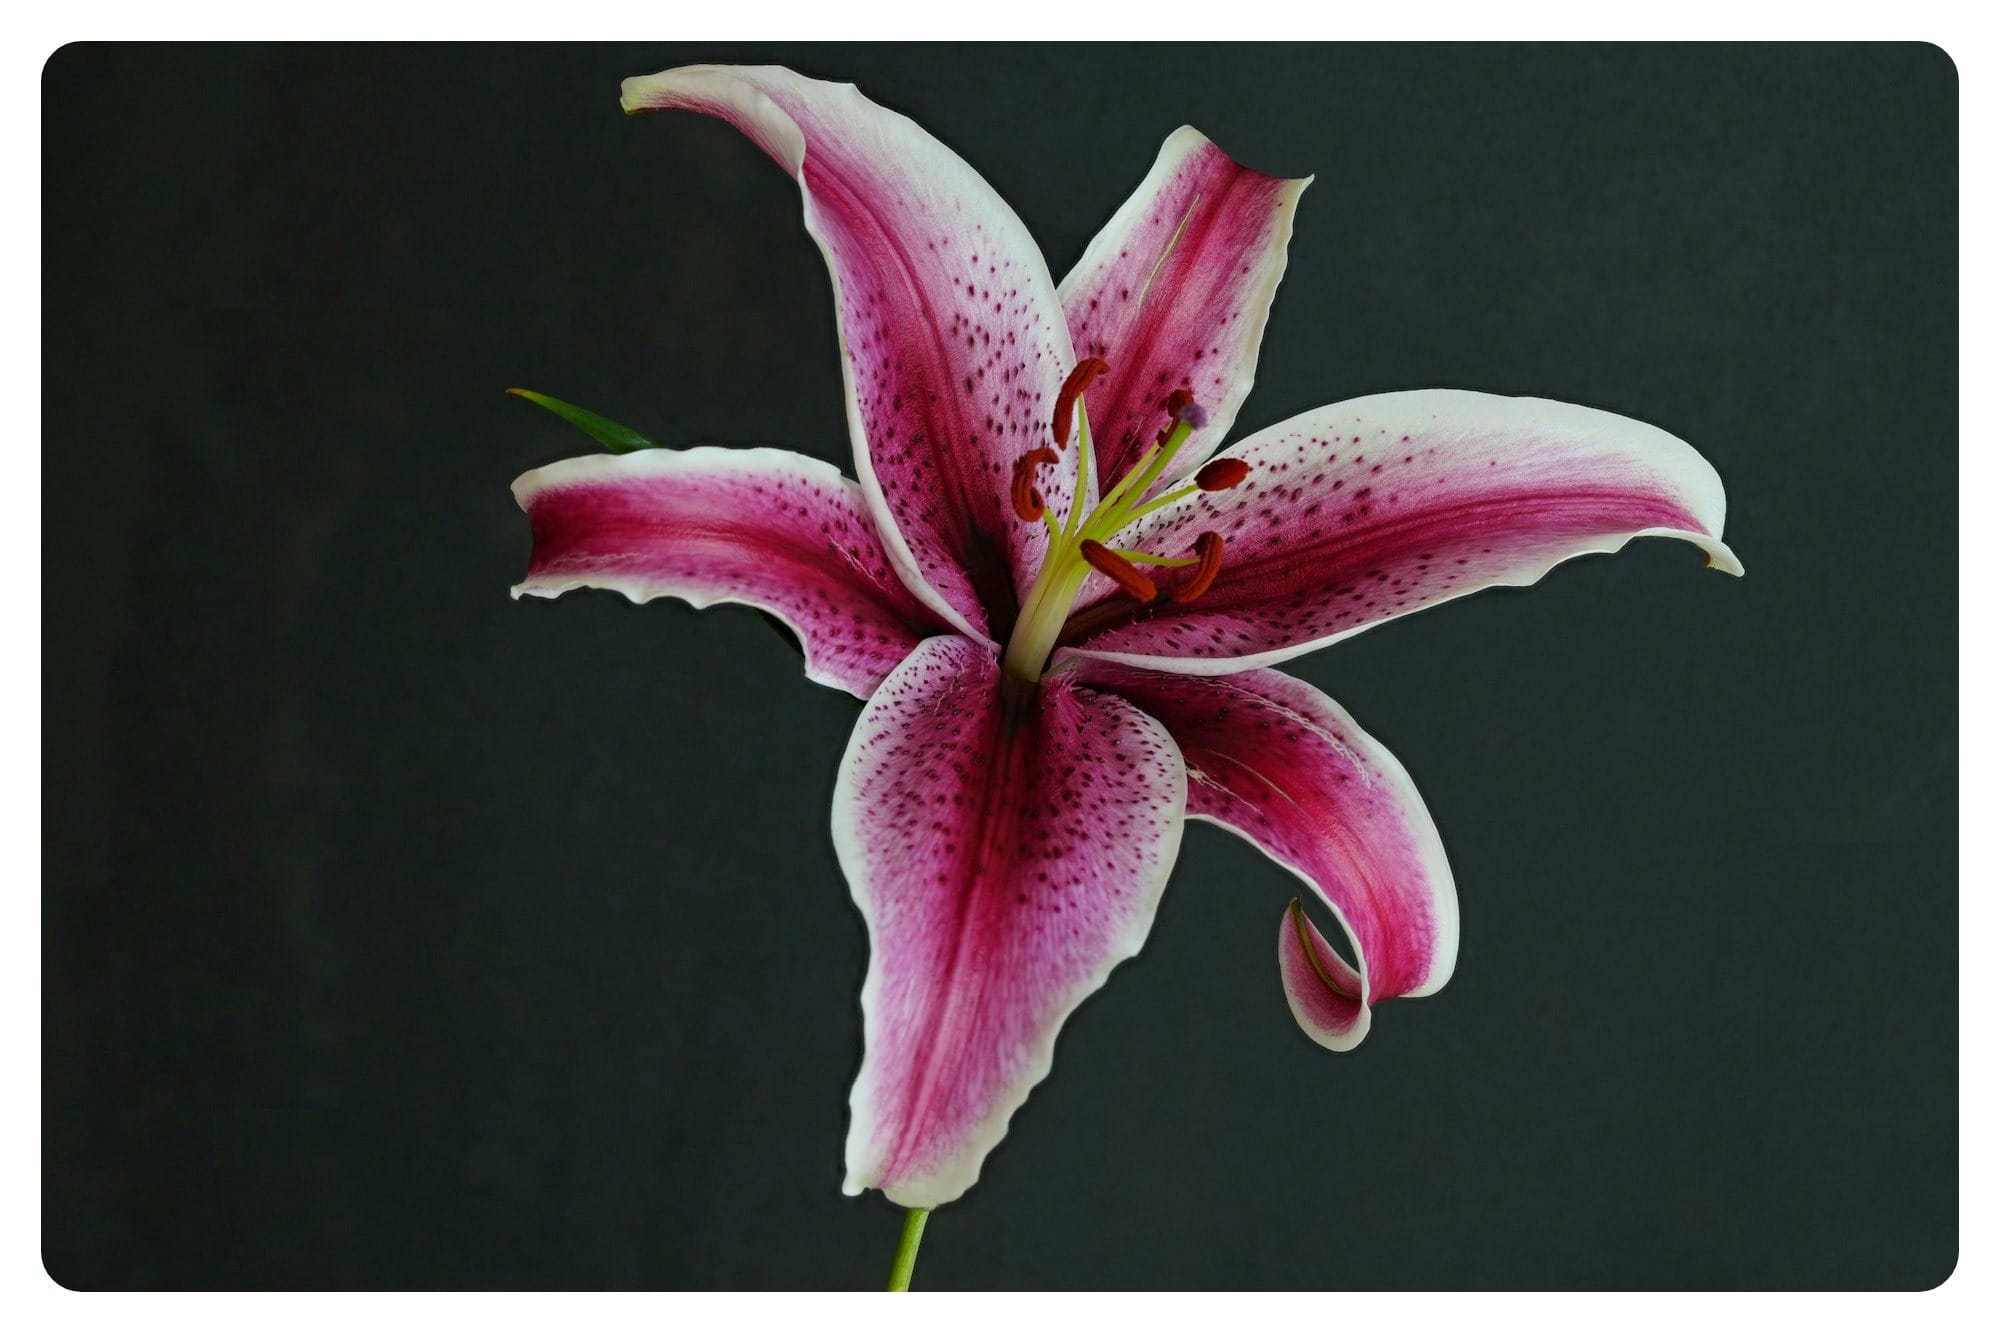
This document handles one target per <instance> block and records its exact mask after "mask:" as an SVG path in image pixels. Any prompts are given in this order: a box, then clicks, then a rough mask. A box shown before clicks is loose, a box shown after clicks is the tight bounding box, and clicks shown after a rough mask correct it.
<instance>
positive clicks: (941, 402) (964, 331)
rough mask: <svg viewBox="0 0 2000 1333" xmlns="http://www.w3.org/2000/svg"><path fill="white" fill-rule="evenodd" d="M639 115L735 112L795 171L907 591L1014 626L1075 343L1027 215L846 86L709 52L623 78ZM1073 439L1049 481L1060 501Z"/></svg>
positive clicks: (967, 615)
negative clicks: (1018, 500) (827, 275)
mask: <svg viewBox="0 0 2000 1333" xmlns="http://www.w3.org/2000/svg"><path fill="white" fill-rule="evenodd" d="M624 104H625V108H626V110H628V111H643V110H655V109H665V108H681V109H685V110H690V111H698V112H701V113H703V114H705V115H711V116H717V117H720V118H721V119H723V120H726V121H728V122H729V123H730V124H731V125H734V126H735V127H736V128H737V129H739V130H741V131H742V132H743V133H744V134H745V135H747V136H749V138H751V139H752V140H753V141H755V143H756V144H757V146H758V147H760V148H762V149H763V150H764V151H765V152H766V153H768V154H770V156H771V157H772V158H773V159H774V160H776V161H777V163H778V165H779V166H781V167H783V168H785V170H786V171H788V172H789V173H791V175H792V177H793V178H794V179H795V180H797V181H798V183H799V189H800V192H801V193H802V194H803V195H804V196H805V221H806V230H807V231H809V232H810V233H811V234H812V237H813V239H814V240H816V241H818V242H819V246H820V249H821V250H822V251H824V252H825V254H826V260H827V265H828V267H829V268H830V269H831V270H832V273H833V286H834V306H835V313H836V316H837V320H838V325H839V329H840V341H841V347H842V351H843V353H844V361H843V367H844V370H845V372H846V382H847V406H848V425H849V428H850V430H851V431H852V433H853V436H854V454H855V465H856V468H857V470H858V471H859V474H860V477H861V484H862V487H863V489H864V490H865V491H866V493H867V495H868V500H869V504H870V505H871V507H873V508H874V509H875V511H876V514H877V517H878V519H879V520H880V522H879V524H878V526H880V527H881V528H882V530H883V538H884V540H885V541H886V542H887V544H888V546H889V550H890V553H891V554H892V555H893V556H894V557H895V559H896V562H897V567H898V568H899V569H900V570H902V571H903V572H904V574H905V576H906V578H907V579H908V581H909V582H910V584H911V586H912V587H913V588H914V589H916V590H917V592H918V594H919V595H920V596H922V597H924V599H925V601H927V602H930V603H931V604H932V605H934V606H936V607H937V608H938V609H939V610H940V611H941V612H942V613H944V614H945V615H946V616H947V617H948V618H949V619H950V620H951V621H952V623H954V624H956V625H958V626H959V627H960V628H962V629H964V630H965V631H966V632H967V633H969V634H971V635H973V636H974V637H978V636H979V635H982V634H983V635H986V636H989V637H998V636H1001V635H1004V634H1005V633H1006V632H1007V631H1008V629H1009V628H1010V627H1011V625H1012V622H1013V618H1014V614H1015V611H1016V609H1017V608H1018V605H1019V599H1020V597H1021V596H1022V595H1023V594H1025V593H1026V591H1027V589H1028V587H1029V585H1030V584H1031V583H1032V582H1033V581H1034V576H1035V572H1036V570H1037V569H1038V568H1039V567H1040V563H1041V557H1042V552H1043V550H1044V548H1045V546H1046V544H1047V540H1048V536H1047V533H1046V532H1045V530H1044V529H1043V527H1042V525H1041V524H1039V523H1024V522H1021V521H1020V520H1019V519H1017V518H1016V517H1015V514H1014V511H1013V508H1012V505H1011V502H1010V499H1009V487H1010V484H1011V481H1012V476H1013V464H1014V461H1015V460H1016V459H1018V458H1020V457H1021V456H1022V455H1023V454H1025V453H1027V452H1028V451H1029V450H1031V449H1034V448H1037V447H1039V446H1041V445H1043V444H1046V443H1048V440H1049V418H1050V414H1051V413H1052V412H1053V410H1054V405H1055V395H1056V392H1057V390H1058V389H1059V388H1060V387H1061V385H1062V381H1063V377H1064V376H1065V375H1066V374H1067V373H1068V372H1069V369H1070V364H1071V362H1072V360H1073V357H1072V355H1071V352H1070V341H1069V331H1068V329H1067V327H1066V326H1065V325H1064V323H1063V318H1062V307H1061V305H1060V303H1059V302H1058V301H1057V299H1056V294H1055V284H1054V282H1053V281H1051V279H1050V278H1049V273H1048V268H1047V265H1046V264H1045V263H1044V262H1043V260H1042V255H1041V251H1040V250H1038V249H1037V248H1036V246H1035V243H1034V241H1033V239H1031V238H1030V237H1029V235H1028V231H1027V228H1026V227H1024V226H1023V225H1022V224H1021V220H1020V219H1019V218H1018V217H1016V216H1015V215H1014V212H1013V210H1012V209H1010V208H1008V207H1007V205H1006V203H1005V202H1003V201H1002V200H1001V198H1000V196H999V195H997V194H995V193H994V192H993V188H992V187H991V186H990V185H988V184H987V183H986V182H985V181H984V180H983V179H981V178H980V176H979V174H978V173H977V172H975V171H974V170H973V169H972V168H971V167H969V166H967V165H966V164H965V163H964V162H963V161H962V160H960V158H959V157H958V156H957V154H955V153H953V152H952V151H951V150H950V149H949V148H946V147H945V146H944V145H943V144H941V143H939V142H938V141H937V140H936V139H933V138H932V137H931V136H930V135H929V134H927V133H925V132H924V131H923V129H921V128H920V127H919V126H918V125H917V124H916V123H915V122H914V121H912V120H910V119H909V118H908V117H907V116H902V115H898V114H897V113H895V112H893V111H889V110H886V109H884V108H883V107H880V106H877V105H876V104H875V103H873V102H871V101H869V100H868V99H867V98H866V97H863V96H862V95H861V94H860V93H859V92H858V91H856V90H855V88H854V86H853V85H852V84H844V83H823V82H821V81H819V80H817V79H808V78H804V77H802V76H800V75H798V74H794V73H793V72H792V71H790V70H787V69H780V68H776V67H769V66H767V67H759V68H751V67H741V66H717V65H701V66H689V67H686V68H683V69H671V70H667V71H665V72H663V73H660V74H655V75H652V76H650V77H647V78H639V79H627V80H626V81H625V87H624ZM1075 467H1076V463H1075V451H1073V450H1071V451H1068V452H1066V453H1065V454H1064V456H1063V458H1062V461H1061V463H1060V464H1059V465H1056V466H1051V467H1046V468H1044V469H1043V470H1042V472H1041V474H1040V477H1039V479H1038V485H1039V487H1040V489H1041V492H1042V494H1043V495H1044V496H1045V497H1047V500H1048V502H1049V504H1050V506H1051V507H1053V508H1054V509H1055V510H1056V512H1057V513H1058V514H1061V513H1063V512H1066V509H1067V505H1068V500H1069V495H1070V491H1071V489H1072V487H1073V486H1074V484H1075Z"/></svg>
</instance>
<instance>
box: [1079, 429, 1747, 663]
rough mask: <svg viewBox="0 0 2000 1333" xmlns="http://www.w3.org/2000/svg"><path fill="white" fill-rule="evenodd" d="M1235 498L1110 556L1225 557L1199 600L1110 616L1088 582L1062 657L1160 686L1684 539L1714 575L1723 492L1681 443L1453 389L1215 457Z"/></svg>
mask: <svg viewBox="0 0 2000 1333" xmlns="http://www.w3.org/2000/svg"><path fill="white" fill-rule="evenodd" d="M1223 456H1225V457H1233V458H1241V459H1242V460H1244V461H1245V462H1246V463H1248V464H1249V465H1250V474H1249V478H1248V479H1247V480H1246V481H1244V482H1243V483H1242V484H1241V485H1239V486H1237V487H1236V488H1235V489H1233V490H1228V491H1220V492H1216V493H1213V494H1208V493H1203V494H1198V495H1195V496H1192V497H1190V498H1188V499H1187V500H1184V501H1181V502H1179V503H1177V504H1174V505H1172V506H1169V507H1167V508H1165V509H1161V510H1159V511H1158V512H1157V513H1155V514H1153V515H1152V516H1150V517H1149V518H1146V519H1142V520H1141V521H1140V522H1139V523H1138V524H1136V525H1135V526H1134V527H1132V528H1130V529H1127V530H1126V531H1125V532H1124V533H1121V534H1120V535H1119V537H1118V542H1119V545H1121V546H1127V547H1137V548H1139V549H1143V550H1148V551H1156V552H1160V553H1163V554H1180V553H1181V552H1183V551H1184V550H1187V549H1190V548H1191V547H1192V546H1193V543H1194V540H1195V538H1196V536H1197V535H1198V534H1200V533H1203V532H1215V533H1218V534H1220V535H1221V537H1222V539H1223V542H1224V554H1223V558H1222V570H1221V574H1220V576H1219V577H1218V578H1217V579H1216V580H1215V582H1214V584H1213V585H1212V586H1211V588H1210V589H1209V591H1208V592H1206V593H1205V594H1203V595H1202V596H1201V597H1199V598H1197V599H1195V600H1194V601H1191V602H1188V603H1185V604H1180V603H1176V602H1174V601H1172V600H1171V599H1169V598H1166V597H1162V598H1161V599H1160V600H1159V601H1158V602H1156V603H1154V604H1153V605H1152V606H1150V607H1145V608H1138V607H1136V606H1133V605H1131V604H1130V603H1129V602H1126V603H1124V604H1121V603H1120V602H1119V601H1118V599H1117V593H1116V590H1115V588H1113V587H1112V585H1111V584H1110V583H1109V582H1108V581H1106V580H1104V579H1101V578H1094V579H1093V580H1092V582H1091V583H1089V584H1086V585H1085V587H1084V589H1083V592H1082V595H1081V596H1080V597H1079V599H1078V605H1079V607H1082V608H1084V609H1083V610H1082V611H1080V612H1079V614H1078V616H1077V617H1076V618H1075V619H1074V620H1073V622H1072V624H1073V627H1074V628H1073V629H1072V631H1071V632H1069V633H1067V634H1066V635H1065V639H1064V642H1065V643H1073V644H1075V645H1076V646H1078V647H1079V648H1081V649H1082V650H1084V651H1086V652H1088V653H1090V654H1092V655H1095V656H1099V657H1103V658H1107V659H1110V660H1113V661H1121V662H1128V663H1131V664H1134V665H1144V666H1152V667H1155V668H1157V669H1160V670H1165V671H1189V672H1200V673H1207V674H1215V673H1222V672H1231V671H1241V670H1244V669H1246V668H1249V667H1256V666H1268V665H1270V664H1272V663H1275V662H1281V661H1284V660H1285V659H1287V658H1290V657H1296V656H1298V655H1299V654H1300V653H1306V652H1311V651H1312V650H1313V649H1315V648H1320V647H1324V646H1325V645H1327V644H1329V643H1333V642H1335V641H1336V640H1338V639H1344V638H1346V637H1347V636H1348V635H1350V634H1357V633H1359V632H1360V631H1362V630H1364V629H1367V628H1369V627H1370V626H1372V625H1379V624H1381V623H1382V622H1383V621H1385V620H1392V619H1394V618H1395V617H1397V616H1402V615H1408V614H1409V613H1410V612H1412V611H1421V610H1422V609H1423V608H1425V607H1427V606H1435V605H1436V604H1437V603H1439V602H1443V601H1448V600H1450V599H1451V598H1453V597H1462V596H1464V595H1465V594H1467V593H1470V592H1477V591H1479V590H1480V589H1482V588H1491V587H1495V586H1502V585H1524V584H1529V583H1533V582H1535V581H1536V580H1537V579H1539V578H1541V577H1542V575H1544V574H1546V573H1547V572H1548V571H1549V570H1550V569H1552V568H1554V567H1555V566H1556V565H1557V564H1559V563H1561V562H1562V561H1564V560H1568V559H1570V558H1571V557H1573V556H1579V555H1587V554H1590V553H1592V552H1604V551H1615V550H1617V549H1618V548H1619V547H1621V546H1623V545H1625V543H1626V542H1628V541H1630V540H1631V539H1633V538H1634V537H1677V538H1680V539H1681V540H1683V541H1687V542H1692V543H1693V544H1694V545H1696V546H1698V547H1700V548H1701V549H1702V551H1704V552H1705V553H1706V554H1707V556H1708V563H1709V564H1711V565H1713V566H1714V567H1716V568H1718V569H1721V570H1723V571H1725V572H1727V573H1731V574H1740V573H1742V572H1743V568H1742V566H1741V565H1739V564H1738V563H1737V561H1736V557H1735V556H1734V555H1733V554H1732V553H1731V552H1730V550H1729V548H1728V547H1727V546H1725V545H1723V544H1722V518H1723V508H1724V505H1723V494H1722V481H1721V479H1720V478H1719V477H1717V476H1716V474H1715V469H1714V468H1712V467H1710V466H1709V465H1708V462H1707V461H1706V460H1705V459H1703V458H1702V456H1701V455H1700V454H1698V453H1696V452H1695V451H1694V449H1693V448H1692V447H1690V446H1689V445H1688V444H1686V443H1685V442H1683V441H1681V440H1678V439H1676V438H1675V437H1673V436H1672V435H1669V434H1667V433H1666V432H1665V431H1663V430H1660V429H1658V428H1656V427H1653V426H1648V425H1645V424H1644V423H1642V422H1638V421H1633V420H1630V419H1629V418H1626V417H1620V416H1614V415H1613V414H1611V413H1609V412H1600V411H1597V410H1595V409H1593V408H1588V407H1578V406H1576V405H1574V404H1571V403H1557V402H1550V401H1549V400H1547V399H1542V398H1504V397H1500V396H1497V395H1494V394H1484V393H1468V392H1463V391H1459V390H1453V389H1424V390H1416V391H1412V392H1407V393H1385V394H1377V395H1375V396H1373V397H1369V398H1357V399H1354V400H1353V401H1351V402H1346V403H1336V404H1334V405H1332V406H1331V407H1323V408H1319V409H1318V410H1316V411H1312V412H1307V413H1305V414H1303V415H1301V416H1297V417H1294V418H1292V419H1291V420H1290V421H1287V422H1284V423H1282V424H1280V425H1277V426H1273V427H1271V428H1270V429H1268V430H1264V431H1260V432H1258V433H1257V434H1256V435H1253V436H1251V437H1250V438H1249V439H1247V440H1245V441H1243V442H1242V443H1241V444H1237V445H1234V446H1232V447H1231V448H1229V449H1227V450H1225V451H1224V455H1223Z"/></svg>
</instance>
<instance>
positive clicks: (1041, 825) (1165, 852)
mask: <svg viewBox="0 0 2000 1333" xmlns="http://www.w3.org/2000/svg"><path fill="white" fill-rule="evenodd" d="M1186 790H1187V786H1186V778H1185V776H1184V773H1183V771H1182V767H1181V760H1180V756H1179V754H1178V753H1176V752H1175V749H1174V744H1173V742H1172V741H1171V740H1170V739H1168V737H1167V734H1166V732H1165V731H1164V730H1163V729H1162V728H1161V727H1160V725H1159V724H1158V723H1157V722H1154V721H1153V720H1152V719H1151V718H1149V717H1147V716H1145V715H1144V714H1143V713H1141V712H1139V711H1138V710H1137V709H1135V708H1133V707H1132V706H1131V705H1130V704H1128V703H1126V702H1124V701H1123V700H1121V699H1117V698H1114V697H1111V696H1109V695H1105V694H1098V693H1093V692H1091V691H1088V690H1080V689H1077V688H1075V686H1074V684H1073V682H1072V681H1071V680H1070V679H1067V678H1051V679H1045V680H1044V681H1042V682H1041V683H1040V684H1039V685H1031V684H1027V683H1025V682H1021V681H1017V680H1014V679H1012V678H1005V677H1002V675H1001V674H1000V669H999V667H998V666H997V665H996V664H995V662H994V658H993V653H992V650H991V649H989V648H987V647H985V646H984V645H981V644H977V643H973V642H971V641H969V640H965V639H960V638H955V637H944V638H936V639H931V640H928V641H927V642H925V643H924V644H922V645H921V646H919V647H918V649H917V650H916V651H915V652H914V653H912V654H911V655H910V658H909V660H908V661H907V662H905V663H904V664H903V665H902V666H900V667H898V668H897V669H896V671H895V674H893V675H891V676H890V677H889V679H888V680H886V681H884V682H883V684H882V688H881V689H880V690H878V691H876V693H875V696H874V697H873V698H871V699H870V700H869V701H868V706H867V707H866V708H865V709H864V710H863V711H862V714H861V720H860V722H859V723H858V724H857V725H856V726H855V729H854V738H853V740H852V741H851V742H849V744H848V747H847V756H846V758H845V759H844V760H843V761H842V764H841V773H840V780H839V783H838V785H837V786H836V788H835V790H834V797H833V835H834V846H835V849H836V850H837V851H838V852H839V855H840V864H841V868H842V869H843V870H845V871H846V872H847V879H848V883H849V885H850V886H851V887H852V889H853V892H854V900H855V902H856V903H857V904H858V905H859V906H860V908H861V914H862V916H863V917H864V918H865V919H866V921H867V923H868V937H869V961H868V980H867V983H866V984H865V985H864V987H863V988H862V992H861V1004H862V1010H863V1015H864V1021H865V1025H866V1039H867V1049H866V1054H865V1055H864V1056H863V1059H862V1065H861V1074H860V1077H859V1078H858V1079H856V1081H855V1084H854V1093H853V1097H852V1106H853V1123H852V1125H851V1127H850V1130H849V1133H848V1139H847V1190H848V1192H849V1193H858V1192H859V1191H861V1190H863V1189H868V1188H876V1189H880V1190H882V1191H883V1192H884V1193H886V1194H887V1195H888V1196H889V1197H890V1198H891V1199H893V1200H895V1201H896V1202H897V1203H900V1204H903V1205H905V1206H909V1207H925V1208H928V1207H934V1206H935V1205H937V1204H941V1203H945V1202H948V1201H949V1200H952V1199H955V1198H957V1197H958V1196H959V1195H960V1194H962V1193H964V1192H965V1190H966V1189H967V1188H968V1187H969V1186H971V1184H972V1183H973V1182H974V1181H975V1180H977V1179H978V1178H979V1168H980V1164H981V1162H982V1161H983V1160H984V1159H985V1157H986V1154H987V1153H988V1152H989V1151H990V1150H991V1149H992V1148H993V1145H994V1144H996V1143H998V1142H999V1141H1000V1138H1001V1136H1002V1135H1004V1134H1005V1133H1006V1132H1007V1122H1008V1120H1009V1118H1010V1117H1012V1115H1013V1114H1014V1111H1015V1109H1016V1108H1017V1107H1019V1106H1020V1105H1021V1103H1022V1102H1023V1101H1024V1100H1025V1099H1026V1098H1027V1095H1028V1090H1029V1089H1030V1088H1032V1087H1033V1086H1034V1085H1035V1084H1036V1083H1038V1082H1040V1081H1041V1079H1042V1078H1043V1076H1044V1075H1046V1074H1047V1073H1048V1072H1049V1064H1050V1060H1051V1058H1052V1055H1053V1052H1054V1048H1055V1039H1056V1032H1057V1030H1058V1029H1059V1028H1060V1027H1061V1026H1062V1022H1063V1020H1064V1019H1065V1018H1067V1017H1068V1016H1069V1013H1070V1011H1071V1010H1073V1009H1075V1008H1076V1006H1077V1005H1078V1004H1079V1003H1081V1002H1082V1000H1083V999H1084V997H1085V996H1087V995H1089V994H1090V993H1091V992H1092V991H1094V990H1096V989H1097V988H1098V987H1099V986H1101V985H1102V984H1103V983H1104V979H1105V976H1106V975H1107V974H1108V973H1109V972H1110V971H1111V969H1112V967H1113V966H1115V965H1116V964H1117V963H1118V962H1119V961H1121V960H1122V959H1125V958H1129V957H1131V956H1132V955H1133V954H1135V953H1137V952H1138V950H1139V946H1140V945H1141V944H1142V943H1143V942H1144V941H1145V938H1146V932H1147V930H1148V929H1149V928H1150V927H1151V925H1152V922H1153V912H1154V908H1155V907H1156V906H1157V905H1158V903H1159V898H1160V890H1161V889H1162V887H1164V885H1165V884H1166V880H1167V873H1168V871H1169V870H1171V869H1172V867H1173V863H1174V856H1175V853H1176V852H1177V851H1178V850H1179V847H1180V836H1181V824H1182V812H1183V808H1184V802H1185V797H1186Z"/></svg>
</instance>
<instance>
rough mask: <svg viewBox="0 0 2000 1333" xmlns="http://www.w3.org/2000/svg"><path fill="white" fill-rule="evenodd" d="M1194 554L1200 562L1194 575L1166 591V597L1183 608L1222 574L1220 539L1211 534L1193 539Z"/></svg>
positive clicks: (1216, 535) (1205, 533)
mask: <svg viewBox="0 0 2000 1333" xmlns="http://www.w3.org/2000/svg"><path fill="white" fill-rule="evenodd" d="M1194 553H1195V555H1196V556H1197V557H1199V558H1200V560H1201V563H1200V564H1198V565H1196V566H1195V569H1194V573H1192V574H1190V575H1189V576H1188V577H1187V579H1186V580H1185V581H1183V582H1180V583H1176V584H1175V585H1174V586H1173V587H1171V588H1169V589H1167V596H1168V597H1170V598H1172V599H1173V600H1174V601H1175V602H1177V603H1179V604H1181V605H1183V606H1185V605H1186V604H1187V603H1189V602H1192V601H1193V600H1194V599H1195V598H1197V597H1199V596H1201V595H1202V594H1203V593H1205V592H1207V591H1208V589H1209V585H1210V584H1212V583H1214V582H1215V576H1216V575H1217V574H1220V573H1221V572H1222V538H1221V537H1220V536H1219V535H1218V534H1216V533H1213V532H1204V533H1202V534H1201V536H1199V537H1196V538H1195V539H1194Z"/></svg>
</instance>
